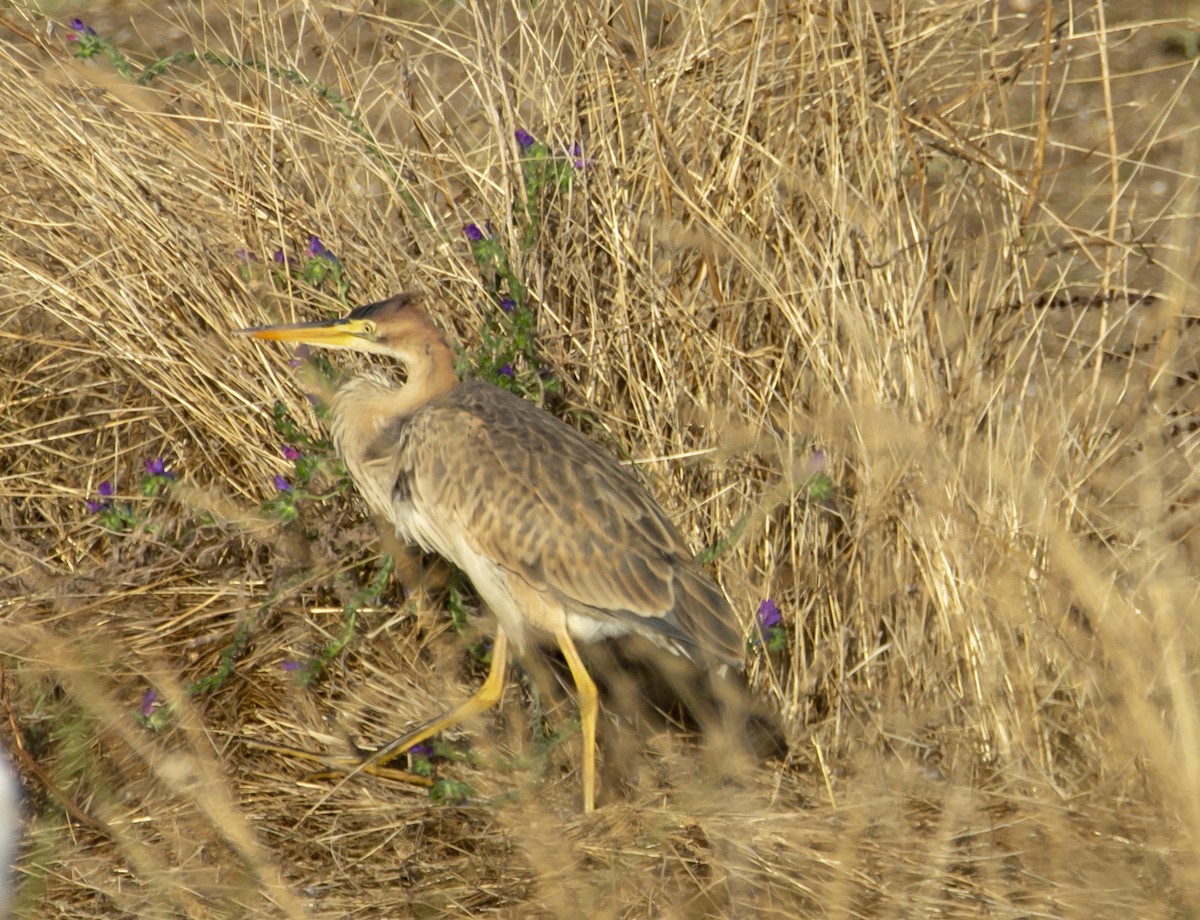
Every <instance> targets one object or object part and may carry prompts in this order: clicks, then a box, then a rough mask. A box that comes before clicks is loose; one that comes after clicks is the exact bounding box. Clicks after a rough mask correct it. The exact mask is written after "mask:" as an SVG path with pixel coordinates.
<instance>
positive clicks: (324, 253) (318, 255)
mask: <svg viewBox="0 0 1200 920" xmlns="http://www.w3.org/2000/svg"><path fill="white" fill-rule="evenodd" d="M304 254H305V255H306V256H308V257H309V258H310V259H322V258H324V259H328V260H329V261H330V262H336V261H337V257H336V256H335V255H334V254H333V253H332V252H330V251H329V250H328V249H326V248H325V244H324V243H322V242H321V238H320V237H319V236H310V237H309V238H308V248H307V249H306V250H304Z"/></svg>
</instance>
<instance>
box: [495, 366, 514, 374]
mask: <svg viewBox="0 0 1200 920" xmlns="http://www.w3.org/2000/svg"><path fill="white" fill-rule="evenodd" d="M496 376H497V377H516V376H517V375H516V374H514V373H513V369H512V365H511V364H505V365H504V366H503V367H502V368H500V369H499V370H498V371H496Z"/></svg>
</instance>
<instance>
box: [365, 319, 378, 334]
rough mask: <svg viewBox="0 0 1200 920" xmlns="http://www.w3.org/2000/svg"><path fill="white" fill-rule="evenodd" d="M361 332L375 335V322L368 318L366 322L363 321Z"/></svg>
mask: <svg viewBox="0 0 1200 920" xmlns="http://www.w3.org/2000/svg"><path fill="white" fill-rule="evenodd" d="M363 332H365V333H366V334H367V335H369V336H371V337H372V338H374V337H375V324H374V323H373V322H371V321H370V320H367V322H365V323H363Z"/></svg>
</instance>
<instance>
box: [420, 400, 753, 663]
mask: <svg viewBox="0 0 1200 920" xmlns="http://www.w3.org/2000/svg"><path fill="white" fill-rule="evenodd" d="M404 440H405V442H406V444H405V447H404V451H405V454H406V461H405V462H406V463H407V464H409V465H411V466H412V468H413V472H412V475H411V478H410V481H409V484H408V485H409V488H411V489H412V496H413V500H414V501H418V502H422V503H424V504H425V506H426V507H427V508H429V509H431V511H430V513H433V514H437V515H445V516H447V517H448V518H449V519H450V521H448V523H453V524H455V525H457V526H458V527H459V528H461V530H462V532H464V533H468V534H470V538H471V539H472V540H473V541H474V543H475V545H476V547H477V550H478V551H479V552H481V553H483V554H484V555H485V556H487V557H488V558H490V559H493V560H495V561H497V562H500V563H502V564H503V565H505V566H506V567H507V568H509V569H510V570H511V571H513V572H514V573H516V574H518V575H519V576H520V577H521V578H523V579H525V580H526V581H527V582H528V583H529V584H531V585H532V586H534V587H535V588H538V589H540V590H549V591H551V592H553V594H554V596H555V597H556V598H557V599H558V600H559V601H560V602H561V603H562V604H563V606H564V607H565V608H566V609H567V611H568V612H571V613H575V614H582V615H586V616H591V617H594V618H596V619H599V620H604V619H617V620H622V621H625V622H626V623H628V624H629V625H630V627H631V628H634V629H636V630H638V631H640V632H643V633H646V634H648V635H654V634H657V635H658V636H659V637H660V639H663V640H666V641H667V643H668V644H669V645H675V646H678V647H679V648H680V649H681V650H683V651H685V652H686V653H687V654H689V655H691V656H694V657H696V658H697V659H698V660H700V661H708V662H709V663H717V662H723V663H728V664H735V665H737V664H740V663H741V661H742V643H741V641H740V639H739V636H738V632H737V629H736V622H735V620H734V617H733V613H732V611H731V610H730V608H729V605H728V603H727V602H726V600H725V597H724V595H723V594H722V593H721V591H720V589H719V588H718V587H717V586H716V584H715V582H713V581H712V579H711V578H709V576H708V575H707V574H705V573H704V571H703V570H702V569H700V568H699V566H698V565H697V564H696V563H695V561H694V560H693V558H692V554H691V552H690V551H689V549H688V547H687V544H686V543H685V542H684V540H683V537H682V536H681V535H680V533H679V531H678V530H677V529H676V528H675V527H674V525H673V524H672V523H671V522H670V520H668V518H667V517H666V515H665V514H664V513H663V511H662V510H661V509H660V508H659V506H658V504H657V503H656V502H655V501H654V499H653V498H652V497H651V496H650V494H649V493H648V492H647V491H646V490H645V489H644V488H643V487H642V486H641V484H640V483H638V482H637V480H636V479H634V477H633V475H632V474H631V473H630V472H629V471H627V470H625V469H624V468H622V467H621V466H620V464H618V463H617V462H616V460H614V459H613V458H612V457H611V456H609V455H608V454H607V453H605V452H604V451H603V450H602V449H601V448H600V447H598V446H597V445H595V444H593V443H592V442H591V441H589V440H588V439H587V438H586V437H584V436H583V435H581V434H580V433H579V432H577V431H575V430H574V429H573V428H571V427H570V426H568V425H566V424H564V423H563V422H560V421H559V420H558V419H556V418H554V417H553V416H551V415H549V414H548V413H546V412H544V411H543V410H541V409H539V408H538V407H537V406H535V405H534V404H533V403H530V402H528V401H527V400H524V399H521V398H520V397H518V396H515V395H513V394H511V393H508V392H506V391H504V390H501V389H499V388H497V387H494V386H491V385H490V384H484V383H465V384H462V385H461V386H459V387H457V388H455V389H454V390H452V391H451V392H450V393H447V394H446V395H445V396H442V397H439V398H438V399H436V400H434V401H433V402H431V403H429V404H428V405H427V406H425V407H423V408H422V409H421V410H420V411H418V412H417V413H416V414H415V415H414V416H413V418H412V420H411V422H410V424H409V426H408V429H407V430H406V431H405V439H404ZM432 509H436V511H432Z"/></svg>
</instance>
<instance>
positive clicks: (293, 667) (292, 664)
mask: <svg viewBox="0 0 1200 920" xmlns="http://www.w3.org/2000/svg"><path fill="white" fill-rule="evenodd" d="M280 667H281V668H283V670H284V671H286V672H288V673H289V674H290V673H292V672H293V671H299V670H300V669H301V668H303V667H304V665H302V664H301V663H300V662H298V661H292V660H291V659H290V658H289V659H288V660H287V661H285V662H283V664H281V665H280Z"/></svg>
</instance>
